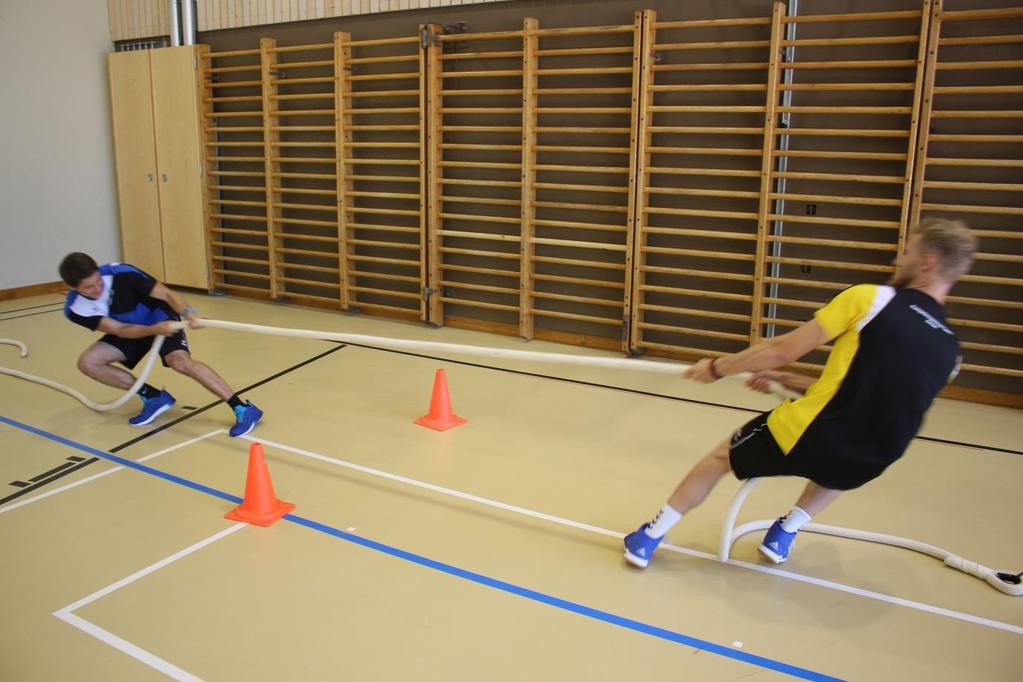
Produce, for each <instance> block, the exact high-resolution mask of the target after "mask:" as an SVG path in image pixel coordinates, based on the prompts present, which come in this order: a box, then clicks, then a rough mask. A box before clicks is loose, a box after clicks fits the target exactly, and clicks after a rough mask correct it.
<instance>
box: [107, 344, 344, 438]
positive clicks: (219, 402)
mask: <svg viewBox="0 0 1023 682" xmlns="http://www.w3.org/2000/svg"><path fill="white" fill-rule="evenodd" d="M344 347H345V346H344V345H340V346H335V347H334V348H331V349H329V350H326V351H324V352H322V353H320V354H319V355H314V356H313V357H311V358H309V359H307V360H303V361H302V362H300V363H298V364H297V365H294V366H292V367H289V368H287V369H284V370H281V371H280V372H278V373H277V374H274V375H273V376H269V377H267V378H265V379H261V380H260V381H257V382H256V383H254V384H252V385H250V386H246V387H244V388H242V389H240V390H238V391H237V392H238V393H245V392H246V391H251V390H253V389H255V388H259V387H260V386H262V385H263V384H266V383H269V382H271V381H273V380H274V379H279V378H280V377H282V376H284V375H285V374H288V373H289V372H294V371H295V370H296V369H299V368H301V367H305V366H306V365H308V364H309V363H311V362H316V361H317V360H319V359H320V358H323V357H326V356H328V355H330V354H331V353H336V352H337V351H339V350H341V349H343V348H344ZM222 404H224V401H223V400H215V401H213V402H212V403H209V404H207V405H203V406H202V407H200V408H198V409H196V410H194V411H192V412H189V413H188V414H185V415H182V416H180V417H178V418H177V419H175V420H173V421H170V422H167V423H166V424H164V425H162V426H160V427H157V428H155V429H153V430H152V431H147V432H145V433H143V434H142V435H141V436H138V437H137V438H132V439H131V440H129V441H126V442H124V443H121V444H120V445H116V446H114V447H112V448H110V449H109V450H108V452H111V453H117V452H119V451H121V450H123V449H125V448H127V447H130V446H132V445H135V444H136V443H138V442H140V441H143V440H145V439H146V438H149V437H150V436H155V435H156V434H158V433H160V432H161V431H164V430H166V429H169V428H170V427H172V426H175V425H177V424H180V423H181V422H183V421H185V420H186V419H191V418H192V417H194V416H196V415H198V414H202V413H203V412H205V411H207V410H210V409H212V408H214V407H216V406H217V405H222Z"/></svg>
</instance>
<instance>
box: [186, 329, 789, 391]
mask: <svg viewBox="0 0 1023 682" xmlns="http://www.w3.org/2000/svg"><path fill="white" fill-rule="evenodd" d="M199 324H200V326H203V327H212V328H215V329H230V330H233V331H239V332H250V333H255V334H269V335H271V336H291V337H297V338H303V339H322V340H330V341H339V342H341V343H352V344H361V345H365V346H373V347H378V348H389V349H392V350H411V351H419V352H428V353H458V354H460V355H471V356H474V357H482V358H500V359H503V360H525V361H528V362H548V363H553V364H559V365H580V366H584V367H601V368H604V369H626V370H631V371H638V372H652V373H655V374H673V375H676V376H681V375H682V371H683V370H684V369H686V368H687V367H689V366H690V365H688V364H684V363H680V362H670V361H669V362H654V361H652V360H638V359H635V358H602V357H593V356H590V355H569V354H567V353H541V352H537V351H529V350H513V349H509V348H488V347H486V346H467V345H465V344H461V343H445V342H440V341H415V340H412V339H395V338H390V337H386V336H367V335H365V334H349V333H344V332H325V331H316V330H312V329H289V328H287V327H268V326H265V325H261V324H245V323H243V322H228V321H226V320H205V319H204V320H200V321H199ZM173 326H174V327H176V328H178V329H184V328H186V327H187V326H188V323H187V322H177V323H175V324H174V325H173ZM750 376H751V375H750V373H749V372H744V373H742V374H734V375H731V376H729V377H728V378H730V379H747V378H749V377H750ZM770 389H771V392H772V393H773V394H775V395H776V396H777V397H778V398H780V399H782V400H784V399H786V398H798V397H799V395H798V394H796V393H793V392H791V391H789V390H788V389H786V388H785V387H783V386H782V385H781V384H778V383H775V382H771V386H770Z"/></svg>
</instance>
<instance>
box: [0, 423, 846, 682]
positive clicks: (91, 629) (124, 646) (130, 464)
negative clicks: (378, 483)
mask: <svg viewBox="0 0 1023 682" xmlns="http://www.w3.org/2000/svg"><path fill="white" fill-rule="evenodd" d="M0 423H4V424H7V425H9V426H12V427H14V428H17V429H21V430H22V431H27V432H29V433H33V434H35V435H37V436H40V437H43V438H46V439H48V440H51V441H54V442H57V443H60V444H62V445H65V446H67V447H70V448H73V449H76V450H80V451H82V452H86V453H89V454H92V455H95V456H97V457H101V458H103V459H106V460H110V461H113V462H116V463H118V464H120V465H122V467H124V468H130V469H134V470H136V471H139V472H142V473H146V474H149V475H151V476H155V477H157V478H161V479H164V480H166V481H169V482H172V483H177V484H178V485H181V486H184V487H187V488H191V489H193V490H197V491H199V492H204V493H206V494H208V495H212V496H214V497H217V498H219V499H222V500H227V501H230V502H234V503H235V504H237V503H239V502H241V499H240V498H238V497H236V496H235V495H231V494H230V493H225V492H223V491H221V490H217V489H215V488H211V487H209V486H207V485H204V484H201V483H197V482H195V481H191V480H189V479H186V478H182V477H180V476H176V475H174V474H170V473H167V472H165V471H161V470H159V469H154V468H152V467H150V466H147V465H145V464H140V463H138V462H135V461H132V460H128V459H124V458H123V457H119V456H117V455H113V454H111V453H109V452H103V451H102V450H97V449H96V448H93V447H90V446H88V445H85V444H82V443H78V442H76V441H73V440H70V439H68V438H64V437H63V436H59V435H57V434H55V433H51V432H49V431H46V430H44V429H40V428H37V427H34V426H31V425H29V424H25V423H22V422H19V421H16V420H13V419H10V418H7V417H3V416H0ZM409 480H411V479H409ZM33 499H34V498H33ZM480 499H483V498H480ZM283 518H284V519H285V520H287V521H290V522H291V523H294V524H296V525H299V526H305V527H306V528H310V529H312V530H316V531H319V532H321V533H324V534H326V535H330V536H333V537H336V538H339V539H342V540H346V541H348V542H351V543H353V544H357V545H361V546H363V547H366V548H369V549H373V550H375V551H378V552H381V553H383V554H387V555H390V556H393V557H396V558H399V559H403V560H405V561H408V562H410V563H414V564H418V565H420V566H424V567H427V568H431V569H433V570H436V571H438V572H441V573H445V574H448V575H451V576H454V577H457V578H462V579H464V580H468V581H471V582H474V583H477V584H479V585H483V586H486V587H491V588H494V589H497V590H500V591H502V592H506V593H509V594H512V595H516V596H520V597H525V598H527V599H530V600H531V601H534V602H538V603H541V604H546V605H548V606H553V607H555V608H558V609H561V610H564V611H569V612H571V613H576V614H579V615H582V616H585V617H588V618H592V619H595V620H599V621H603V622H605V623H609V624H611V625H615V626H618V627H621V628H624V629H628V630H632V631H635V632H639V633H641V634H646V635H649V636H652V637H656V638H658V639H663V640H666V641H669V642H674V643H676V644H682V645H684V646H688V647H691V648H694V649H698V650H702V651H706V652H708V653H713V654H716V655H718V656H722V657H724V658H729V659H732V660H737V661H741V662H744V663H749V664H751V665H755V666H758V667H761V668H766V669H769V670H773V671H775V672H780V673H783V674H787V675H790V676H793V677H797V678H800V679H806V680H837V679H839V678H835V677H832V676H829V675H825V674H823V673H819V672H816V671H813V670H808V669H806V668H800V667H798V666H794V665H790V664H788V663H783V662H781V661H776V660H773V659H770V658H765V657H763V656H758V655H756V654H750V653H747V652H745V651H739V650H736V649H734V648H732V647H729V646H725V645H722V644H716V643H714V642H710V641H707V640H702V639H699V638H696V637H691V636H689V635H685V634H683V633H680V632H675V631H673V630H667V629H665V628H660V627H657V626H655V625H650V624H648V623H643V622H640V621H636V620H633V619H631V618H625V617H623V616H619V615H617V614H613V613H610V612H607V611H602V610H600V609H595V608H593V607H589V606H586V605H584V604H579V603H576V602H571V601H568V600H565V599H561V598H559V597H555V596H553V595H549V594H545V593H543V592H538V591H536V590H531V589H529V588H525V587H522V586H519V585H515V584H513V583H509V582H506V581H503V580H498V579H496V578H491V577H488V576H485V575H482V574H480V573H475V572H473V571H469V570H467V569H463V568H459V567H457V566H452V565H450V564H445V563H442V562H440V561H435V560H433V559H430V558H428V557H424V556H421V555H418V554H414V553H412V552H408V551H405V550H403V549H400V548H397V547H391V546H390V545H385V544H383V543H380V542H376V541H375V540H371V539H369V538H364V537H361V536H358V535H353V534H351V533H348V532H346V531H343V530H341V529H339V528H334V527H333V526H329V525H327V524H323V523H320V522H318V521H314V520H312V519H307V518H305V517H302V516H298V515H296V514H288V515H286V516H284V517H283ZM552 518H554V517H552ZM240 525H246V524H240ZM228 530H231V529H228ZM222 533H223V534H227V531H222ZM219 537H221V534H220V533H218V534H217V535H214V536H211V537H210V538H207V540H205V541H202V542H200V543H197V544H196V545H192V546H191V547H189V548H186V549H184V550H181V552H178V553H177V554H174V555H172V556H171V557H168V558H167V559H164V560H162V561H161V562H157V564H153V565H152V566H150V567H147V568H145V569H142V571H139V572H137V573H134V574H132V575H131V576H128V577H127V578H124V579H123V580H121V581H119V582H117V583H114V585H111V586H109V587H106V588H104V589H102V590H100V591H99V592H95V593H93V594H92V595H90V596H88V597H85V598H84V599H82V600H79V601H77V602H75V603H73V604H70V605H68V606H66V607H64V608H63V609H60V610H59V611H56V612H55V613H54V615H55V616H57V617H58V618H60V619H61V620H64V621H65V622H67V623H69V624H71V625H73V626H74V627H77V628H80V629H82V630H83V631H85V632H88V633H89V634H91V635H92V636H94V637H98V638H100V639H103V640H104V641H107V642H108V643H110V644H111V646H116V647H117V648H119V649H120V650H122V651H124V652H125V653H129V655H131V656H132V657H134V658H137V659H138V660H141V661H143V662H146V663H147V664H148V665H153V667H157V666H165V667H166V669H165V670H164V668H158V669H161V670H164V671H165V672H167V674H169V675H171V676H172V677H175V679H182V680H195V679H197V678H195V677H194V676H192V675H191V674H190V673H187V672H186V671H184V670H181V669H180V668H177V667H176V666H173V665H171V664H170V663H168V662H166V661H164V660H163V659H160V658H157V657H155V656H152V655H151V654H149V653H148V652H146V651H145V650H143V649H141V648H139V647H137V646H135V645H134V644H132V643H131V642H128V641H127V640H124V639H122V638H120V637H117V636H116V635H114V634H113V633H110V632H107V631H106V630H103V629H102V628H100V627H98V626H95V625H93V624H91V623H89V622H88V621H86V620H84V619H83V618H81V617H80V616H76V615H74V614H73V613H72V611H74V610H75V609H78V608H80V607H82V606H84V605H85V604H86V603H89V602H91V601H95V599H98V598H100V597H102V596H103V595H105V594H109V593H110V592H112V591H113V590H115V589H117V588H118V587H121V586H123V585H124V584H127V582H125V581H129V582H130V581H133V580H137V579H138V578H140V577H142V576H143V575H147V574H148V573H151V572H152V571H154V570H156V569H157V568H159V567H161V566H164V565H166V564H167V563H170V561H173V560H175V559H176V558H179V557H180V556H184V555H186V554H189V553H191V552H193V551H195V550H196V549H199V548H200V547H202V546H205V544H209V543H210V542H214V541H215V540H216V539H219ZM204 543H205V544H204ZM147 657H148V658H147ZM168 671H172V672H173V674H172V672H168ZM176 675H181V676H182V677H176Z"/></svg>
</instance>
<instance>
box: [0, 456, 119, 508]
mask: <svg viewBox="0 0 1023 682" xmlns="http://www.w3.org/2000/svg"><path fill="white" fill-rule="evenodd" d="M99 461H101V460H100V458H99V457H93V458H92V459H87V460H85V461H83V462H81V463H79V464H76V465H75V466H73V467H71V468H70V469H64V470H63V471H61V472H60V473H59V474H57V475H55V476H51V477H50V478H48V479H46V480H45V481H39V482H38V483H36V484H35V485H30V486H28V487H27V488H22V489H21V490H19V491H18V492H16V493H11V494H10V495H8V496H7V497H4V498H0V504H5V503H7V502H10V501H11V500H14V499H17V498H19V497H21V496H22V495H25V494H26V493H30V492H32V491H33V490H36V489H38V488H41V487H43V486H44V485H47V484H49V483H53V482H54V481H56V480H57V479H59V478H64V477H65V476H67V475H68V474H70V473H72V472H75V471H78V470H79V469H84V468H85V467H87V466H89V465H90V464H92V463H93V462H99Z"/></svg>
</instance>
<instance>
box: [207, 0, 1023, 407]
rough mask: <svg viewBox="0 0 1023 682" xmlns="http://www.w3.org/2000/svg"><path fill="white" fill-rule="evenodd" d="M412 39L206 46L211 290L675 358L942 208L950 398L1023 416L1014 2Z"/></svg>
mask: <svg viewBox="0 0 1023 682" xmlns="http://www.w3.org/2000/svg"><path fill="white" fill-rule="evenodd" d="M946 1H947V0H946ZM420 29H421V30H420V32H419V33H418V34H416V35H406V36H399V37H395V38H385V39H377V40H358V39H355V38H353V37H352V36H349V35H347V34H343V33H339V34H336V35H335V37H334V40H333V41H332V42H324V43H323V44H316V45H293V46H278V45H276V44H274V43H273V41H268V40H264V41H263V44H262V45H261V46H260V49H253V50H239V51H234V52H220V53H217V52H209V51H208V50H206V51H203V52H202V53H201V54H202V55H203V61H204V64H203V68H204V71H205V74H206V79H207V87H206V92H205V96H204V103H205V106H206V117H207V121H208V125H207V127H206V129H205V135H206V140H205V142H206V148H207V153H208V158H207V170H208V178H209V190H210V203H211V211H210V214H211V218H210V225H209V243H210V247H211V254H212V256H211V257H212V260H213V262H212V271H213V273H214V281H215V285H214V286H215V288H217V289H223V290H225V291H230V292H234V293H239V294H243V295H252V296H264V297H284V298H286V299H289V300H295V301H300V302H306V303H312V304H317V305H326V306H329V307H335V308H340V309H349V308H356V309H359V310H363V311H364V312H367V313H370V314H380V315H389V316H398V317H403V318H406V319H418V320H423V321H427V322H430V323H433V324H449V325H456V326H463V327H470V328H475V329H481V330H486V331H491V332H498V333H505V334H513V335H518V336H522V337H524V338H543V339H553V340H558V341H563V342H568V343H575V344H585V345H592V346H599V347H604V348H614V349H620V350H626V351H631V352H645V353H649V354H651V355H662V356H671V357H679V358H683V359H691V358H693V357H697V356H704V355H720V354H724V353H729V352H734V351H736V350H739V349H741V348H743V347H745V346H746V345H747V344H750V343H755V342H756V341H757V340H759V339H762V338H769V337H772V336H774V335H777V334H781V333H784V332H786V331H788V330H790V329H792V328H794V327H795V326H797V325H798V324H800V323H801V322H803V321H805V320H807V319H809V318H810V316H811V315H812V313H813V311H814V310H815V309H816V308H818V307H819V306H820V305H822V304H823V303H825V302H826V301H827V300H828V299H829V298H830V297H831V296H833V295H834V294H835V293H836V292H838V291H840V290H841V289H843V288H844V287H846V286H849V285H850V284H852V283H856V282H863V281H865V282H884V281H885V280H887V278H888V277H889V275H890V273H891V269H892V266H891V261H892V259H893V257H894V256H895V255H896V254H897V253H898V251H899V249H900V248H901V247H902V246H903V244H904V242H905V239H906V235H907V230H908V228H909V226H910V225H912V223H913V222H914V221H916V220H918V219H919V218H920V217H922V216H928V215H947V216H956V217H963V218H965V219H966V220H967V221H968V222H969V223H970V224H971V225H973V226H974V227H975V228H976V229H977V231H978V234H979V236H981V239H982V242H981V252H980V254H979V255H978V258H977V263H976V265H975V268H974V270H973V272H972V273H971V274H969V275H968V276H967V277H966V278H965V279H964V281H963V282H962V283H961V284H960V285H959V286H958V287H957V288H956V290H955V291H954V292H953V297H952V298H951V305H950V315H951V318H952V319H953V323H954V325H955V326H956V328H957V330H958V333H959V334H960V336H961V338H962V340H963V347H964V349H965V351H966V360H965V364H964V368H963V374H962V376H961V378H960V380H959V382H958V383H959V384H960V385H962V386H964V387H966V388H967V389H984V390H987V391H998V392H1000V393H999V395H1001V396H1002V397H1001V398H998V400H1001V401H1002V402H1006V403H1012V402H1013V401H1016V402H1020V400H1019V399H1018V396H1020V395H1023V343H1021V341H1023V338H1021V335H1023V303H1021V301H1023V295H1021V294H1020V289H1021V288H1023V232H1021V229H1020V227H1019V221H1020V217H1021V216H1023V203H1021V199H1020V197H1023V193H1021V191H1020V190H1023V175H1021V172H1023V152H1021V151H1020V150H1021V149H1023V144H1021V141H1023V128H1021V127H1020V126H1021V125H1023V123H1021V122H1023V80H1021V73H1023V60H1020V59H1019V57H1018V49H1017V48H1018V47H1019V46H1020V44H1021V43H1023V37H1021V36H1023V8H1016V9H1009V10H1004V9H992V10H972V9H971V10H968V11H951V12H946V11H945V10H943V9H942V3H941V2H940V0H921V2H920V5H919V7H918V9H911V10H906V9H900V10H899V11H888V12H862V13H853V14H814V15H801V16H788V15H787V14H786V8H785V5H784V3H781V2H778V3H775V4H774V6H773V11H772V14H771V15H770V16H749V17H739V18H726V19H707V20H687V21H671V20H667V19H662V18H660V17H659V16H658V15H657V14H656V13H654V12H653V11H645V12H640V13H637V14H636V17H635V21H634V22H633V23H632V24H623V25H616V26H597V27H572V28H558V29H550V28H546V27H543V26H541V25H540V24H539V22H538V21H536V20H534V19H526V20H525V21H524V23H523V24H522V26H521V27H520V28H517V29H515V30H506V31H496V32H482V33H465V32H459V30H458V29H457V27H447V29H445V27H442V26H439V25H426V26H422V27H420ZM978 76H979V77H978ZM824 351H826V348H822V349H819V351H818V352H817V354H815V355H811V356H810V357H809V358H808V359H807V361H806V362H805V363H803V364H802V365H801V366H802V367H803V368H805V369H806V370H808V371H809V370H812V369H814V368H816V367H817V366H818V365H819V363H820V361H821V360H822V359H823V357H824V356H823V352H824ZM956 390H960V389H956ZM1010 395H1015V396H1017V397H1016V398H1006V397H1005V396H1010ZM973 397H976V395H974V396H973Z"/></svg>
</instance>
